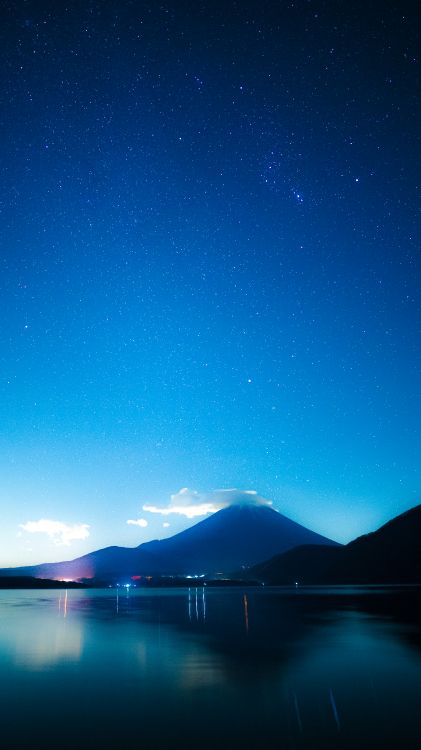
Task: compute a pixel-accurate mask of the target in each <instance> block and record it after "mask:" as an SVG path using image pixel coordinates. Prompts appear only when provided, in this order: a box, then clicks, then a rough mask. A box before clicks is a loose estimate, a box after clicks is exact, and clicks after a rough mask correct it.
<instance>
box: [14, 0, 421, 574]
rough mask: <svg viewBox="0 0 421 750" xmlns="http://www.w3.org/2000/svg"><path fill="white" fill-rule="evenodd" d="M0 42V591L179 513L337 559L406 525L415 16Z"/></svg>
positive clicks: (414, 483) (166, 12)
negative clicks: (239, 500) (361, 539)
mask: <svg viewBox="0 0 421 750" xmlns="http://www.w3.org/2000/svg"><path fill="white" fill-rule="evenodd" d="M0 29H1V32H0V33H1V44H0V49H1V56H2V61H1V71H2V74H1V104H2V107H1V121H0V148H1V163H0V168H1V184H0V191H1V194H0V211H1V213H0V220H1V275H0V283H1V305H2V316H1V350H0V352H1V372H0V412H1V413H0V477H1V480H0V503H1V512H2V523H1V525H0V540H1V545H0V549H1V550H2V552H1V556H0V564H3V565H7V564H18V563H26V562H39V561H41V560H47V559H64V558H69V557H75V556H77V555H79V554H82V553H84V552H86V551H88V550H90V549H94V548H98V547H101V546H105V545H106V544H112V543H117V544H127V545H135V544H138V543H140V542H141V541H144V540H146V539H149V538H153V537H157V536H164V535H168V534H170V533H174V532H175V531H178V530H179V529H181V528H184V527H185V526H186V525H188V524H190V523H191V520H189V519H188V518H186V517H184V516H182V515H177V514H170V515H168V516H161V515H160V514H158V513H150V512H147V511H144V510H142V507H143V505H144V504H149V505H154V506H157V507H164V506H168V503H169V502H170V500H169V498H170V495H171V494H175V493H177V492H178V491H179V490H180V488H182V487H188V488H190V489H191V490H192V492H190V493H184V495H183V493H182V496H181V497H183V496H184V497H185V498H188V502H189V503H190V505H195V503H196V501H197V502H198V503H199V502H201V501H203V500H204V499H205V500H209V499H212V498H213V497H214V496H213V495H212V491H213V490H215V489H217V488H232V487H235V488H240V489H242V490H256V491H257V492H258V493H260V494H261V495H262V496H264V497H266V498H269V499H271V500H272V501H273V504H274V507H276V508H277V509H279V510H280V511H282V512H284V513H285V514H287V515H289V516H291V517H292V518H294V519H295V520H297V521H300V522H301V523H304V524H305V525H308V526H310V527H311V528H313V529H314V530H316V531H318V532H321V533H325V534H327V535H329V536H332V537H334V538H335V539H338V540H340V541H347V540H349V539H351V538H353V537H354V536H356V535H357V534H359V533H363V532H365V531H368V530H371V529H373V528H375V527H377V526H378V525H380V524H381V523H383V522H384V521H386V520H388V519H389V518H390V517H391V516H393V515H395V514H397V513H399V512H401V511H403V510H405V509H407V508H409V507H411V506H413V505H415V504H416V503H417V502H419V501H420V497H421V474H420V449H421V439H420V438H421V391H420V382H421V347H420V332H421V301H420V295H419V288H420V262H421V253H420V232H419V224H420V192H421V182H420V166H421V165H420V141H421V117H420V94H419V92H420V91H421V80H420V79H421V76H420V57H419V55H420V20H419V4H418V3H414V2H399V3H384V2H383V1H380V0H379V1H378V2H369V3H368V2H351V3H349V2H340V1H339V2H333V1H332V2H315V1H313V0H310V1H306V0H298V1H297V2H273V0H272V1H271V2H265V1H264V0H263V1H262V0H256V1H255V2H254V1H245V2H243V1H242V2H227V1H226V0H225V1H222V0H212V1H211V0H208V1H207V2H204V1H202V2H200V1H199V2H193V1H192V0H190V2H186V0H184V1H183V0H182V1H180V0H172V1H171V2H164V3H153V2H130V1H129V0H122V2H116V1H108V0H105V1H104V0H102V1H101V2H71V3H69V4H68V7H66V6H65V4H64V3H57V2H56V1H55V0H54V2H53V1H52V0H51V2H41V1H40V2H35V1H29V0H28V1H27V2H22V1H21V0H20V1H19V2H18V1H17V0H16V1H15V2H13V1H12V2H7V3H3V4H2V6H1V11H0ZM195 492H197V493H198V494H197V495H196V494H195ZM176 503H177V498H176V499H175V500H173V503H172V504H173V505H174V504H176ZM139 518H142V519H145V520H147V521H148V526H147V527H146V526H144V527H140V526H135V525H129V524H127V520H128V519H131V520H137V519H139ZM41 519H47V520H49V521H56V522H59V523H60V524H64V525H65V526H63V529H64V532H63V534H61V532H60V531H57V530H56V532H54V530H52V527H48V528H50V534H49V535H48V534H46V533H42V529H43V528H44V529H45V528H47V527H45V524H44V526H42V525H38V526H35V527H34V526H33V527H32V533H31V531H30V530H29V529H30V527H28V526H27V527H26V529H23V528H22V526H25V525H26V524H27V523H28V522H29V521H31V522H37V521H39V520H41ZM163 522H165V523H170V526H166V527H163V526H162V524H163ZM83 524H86V525H89V529H86V528H85V527H82V526H80V525H83ZM68 526H70V527H74V526H76V531H75V533H72V532H71V531H70V532H69V531H68V530H67V531H66V529H67V527H68ZM37 528H38V529H40V531H39V532H38V533H35V529H37ZM60 528H61V527H60ZM81 528H84V529H85V531H82V533H79V531H80V529H81ZM78 530H79V531H78ZM88 532H89V536H87V533H88ZM78 536H80V537H83V536H85V537H86V538H85V539H83V538H80V539H78V538H77V537H78ZM72 537H75V538H74V539H73V538H72ZM64 540H66V541H68V542H69V544H68V545H67V546H66V545H64V546H62V545H60V544H59V542H63V541H64Z"/></svg>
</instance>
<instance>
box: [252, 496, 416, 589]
mask: <svg viewBox="0 0 421 750" xmlns="http://www.w3.org/2000/svg"><path fill="white" fill-rule="evenodd" d="M420 540H421V505H417V506H416V507H415V508H412V509H411V510H408V511H406V512H405V513H402V514H401V515H399V516H396V518H393V519H392V520H391V521H388V523H386V524H385V525H384V526H381V528H380V529H378V530H377V531H374V532H372V533H371V534H365V535H364V536H360V537H358V539H355V540H354V541H352V542H350V543H349V544H347V545H345V546H343V547H339V546H338V547H332V546H325V545H318V546H315V545H306V546H302V547H297V548H295V549H292V550H289V551H287V552H285V553H283V554H278V555H276V556H275V557H273V558H272V559H268V560H267V561H266V562H264V563H261V564H259V565H256V566H255V567H254V568H253V569H252V570H251V571H249V575H251V576H254V577H255V578H257V579H258V580H261V581H264V582H266V583H269V584H292V583H294V582H296V581H297V582H299V583H300V584H303V585H306V584H341V583H344V584H353V583H365V584H368V583H421V544H420Z"/></svg>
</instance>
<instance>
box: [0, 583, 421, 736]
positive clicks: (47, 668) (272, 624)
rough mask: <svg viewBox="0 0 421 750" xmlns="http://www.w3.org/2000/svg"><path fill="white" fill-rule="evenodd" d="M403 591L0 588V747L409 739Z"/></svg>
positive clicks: (413, 695)
mask: <svg viewBox="0 0 421 750" xmlns="http://www.w3.org/2000/svg"><path fill="white" fill-rule="evenodd" d="M418 603H419V590H416V589H406V590H400V591H397V590H386V589H384V590H382V589H379V590H371V591H370V590H368V589H349V588H348V589H320V590H314V589H313V590H311V591H307V592H306V591H303V590H298V591H295V590H293V591H291V590H288V589H268V590H263V589H259V588H257V589H247V590H242V589H210V588H194V587H193V588H190V589H154V590H153V589H151V590H132V591H131V592H130V593H129V592H121V591H120V592H119V591H117V590H89V591H88V590H69V591H67V592H66V591H47V592H46V591H42V592H40V591H0V720H1V727H2V739H3V744H4V746H5V747H7V748H9V747H16V748H26V747H28V748H29V747H31V748H32V749H33V750H34V748H35V750H36V748H38V747H39V748H41V747H42V748H44V749H45V748H50V747H51V748H52V747H57V746H58V745H57V736H58V734H59V735H60V743H59V746H60V748H70V747H72V746H74V745H77V746H78V747H79V748H82V749H83V748H85V747H86V748H88V747H92V745H93V744H95V745H96V746H100V747H102V748H108V747H110V748H111V747H114V748H115V747H118V748H120V747H126V746H127V747H129V746H130V747H131V746H132V745H133V744H134V743H135V744H137V745H139V744H140V745H141V746H142V748H146V750H148V748H157V749H158V748H167V747H170V746H172V745H174V744H177V745H180V746H184V747H186V748H188V747H192V748H193V747H195V748H198V747H216V746H220V747H222V748H234V749H235V748H237V747H238V748H241V749H242V750H246V749H247V748H250V749H252V748H259V749H260V748H275V747H276V748H291V750H294V749H295V748H298V750H300V748H309V749H310V748H312V749H313V748H348V747H349V748H351V747H358V748H360V749H361V748H376V747H378V748H388V747H398V748H399V750H403V749H404V748H408V749H409V748H412V747H416V745H417V741H416V740H417V737H418V738H419V736H420V731H421V720H420V715H419V714H420V712H419V709H418V701H419V696H420V695H421V648H420V646H421V638H420V627H419V625H420V624H419V622H417V620H416V612H417V604H418ZM23 718H24V721H23ZM63 722H64V723H65V726H66V731H65V732H64V733H63V732H61V730H60V728H62V727H63Z"/></svg>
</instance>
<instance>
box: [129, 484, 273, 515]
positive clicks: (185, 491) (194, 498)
mask: <svg viewBox="0 0 421 750" xmlns="http://www.w3.org/2000/svg"><path fill="white" fill-rule="evenodd" d="M243 504H248V505H250V504H252V505H272V503H271V501H270V500H266V499H265V498H264V497H262V496H261V495H258V494H257V492H255V490H238V489H228V490H213V491H212V492H197V490H190V489H189V488H188V487H183V488H182V489H181V490H179V491H178V492H176V493H175V494H174V495H171V497H170V502H169V504H168V505H166V506H157V505H144V506H143V510H144V511H145V512H147V513H159V514H160V515H162V516H169V515H172V514H177V515H180V516H186V518H196V517H198V516H207V515H210V514H212V513H216V511H218V510H222V508H227V507H228V506H229V505H243Z"/></svg>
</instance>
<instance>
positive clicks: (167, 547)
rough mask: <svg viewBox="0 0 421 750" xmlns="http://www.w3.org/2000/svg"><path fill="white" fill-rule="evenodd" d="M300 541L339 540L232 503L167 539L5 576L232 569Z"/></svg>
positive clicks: (261, 509) (108, 575)
mask: <svg viewBox="0 0 421 750" xmlns="http://www.w3.org/2000/svg"><path fill="white" fill-rule="evenodd" d="M301 544H314V545H318V544H323V545H335V544H336V543H335V542H332V541H331V540H329V539H327V538H326V537H323V536H320V535H319V534H315V533H314V532H313V531H310V530H309V529H306V528H305V527H304V526H301V525H300V524H298V523H295V522H294V521H291V520H290V519H289V518H286V516H283V515H282V514H281V513H278V512H277V511H275V510H273V509H272V508H268V507H265V506H258V505H252V504H251V505H235V506H234V505H233V506H230V507H229V508H225V509H224V510H220V511H218V512H217V513H214V514H213V515H212V516H210V517H209V518H206V519H205V520H203V521H200V522H199V523H197V524H195V525H194V526H192V527H190V528H189V529H186V530H185V531H182V532H181V533H179V534H176V535H175V536H173V537H170V538H168V539H163V540H162V541H153V542H146V543H145V544H141V545H140V546H139V547H136V548H126V547H107V548H105V549H101V550H97V551H96V552H92V553H90V554H88V555H84V556H83V557H79V558H77V559H76V560H72V561H69V562H61V563H45V564H43V565H36V566H32V567H29V568H28V567H26V568H14V569H13V568H9V569H7V570H3V571H0V575H32V576H36V577H38V578H72V579H76V578H78V579H79V578H99V579H102V580H104V579H105V580H115V579H120V578H122V577H125V578H128V577H130V576H133V575H200V574H203V573H207V574H213V573H229V572H230V571H232V570H237V569H241V568H242V567H243V566H250V565H254V564H255V563H257V562H258V561H259V560H262V559H264V558H267V557H269V556H271V555H274V554H276V553H279V552H285V551H286V550H288V549H291V548H292V547H295V546H297V545H301Z"/></svg>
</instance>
